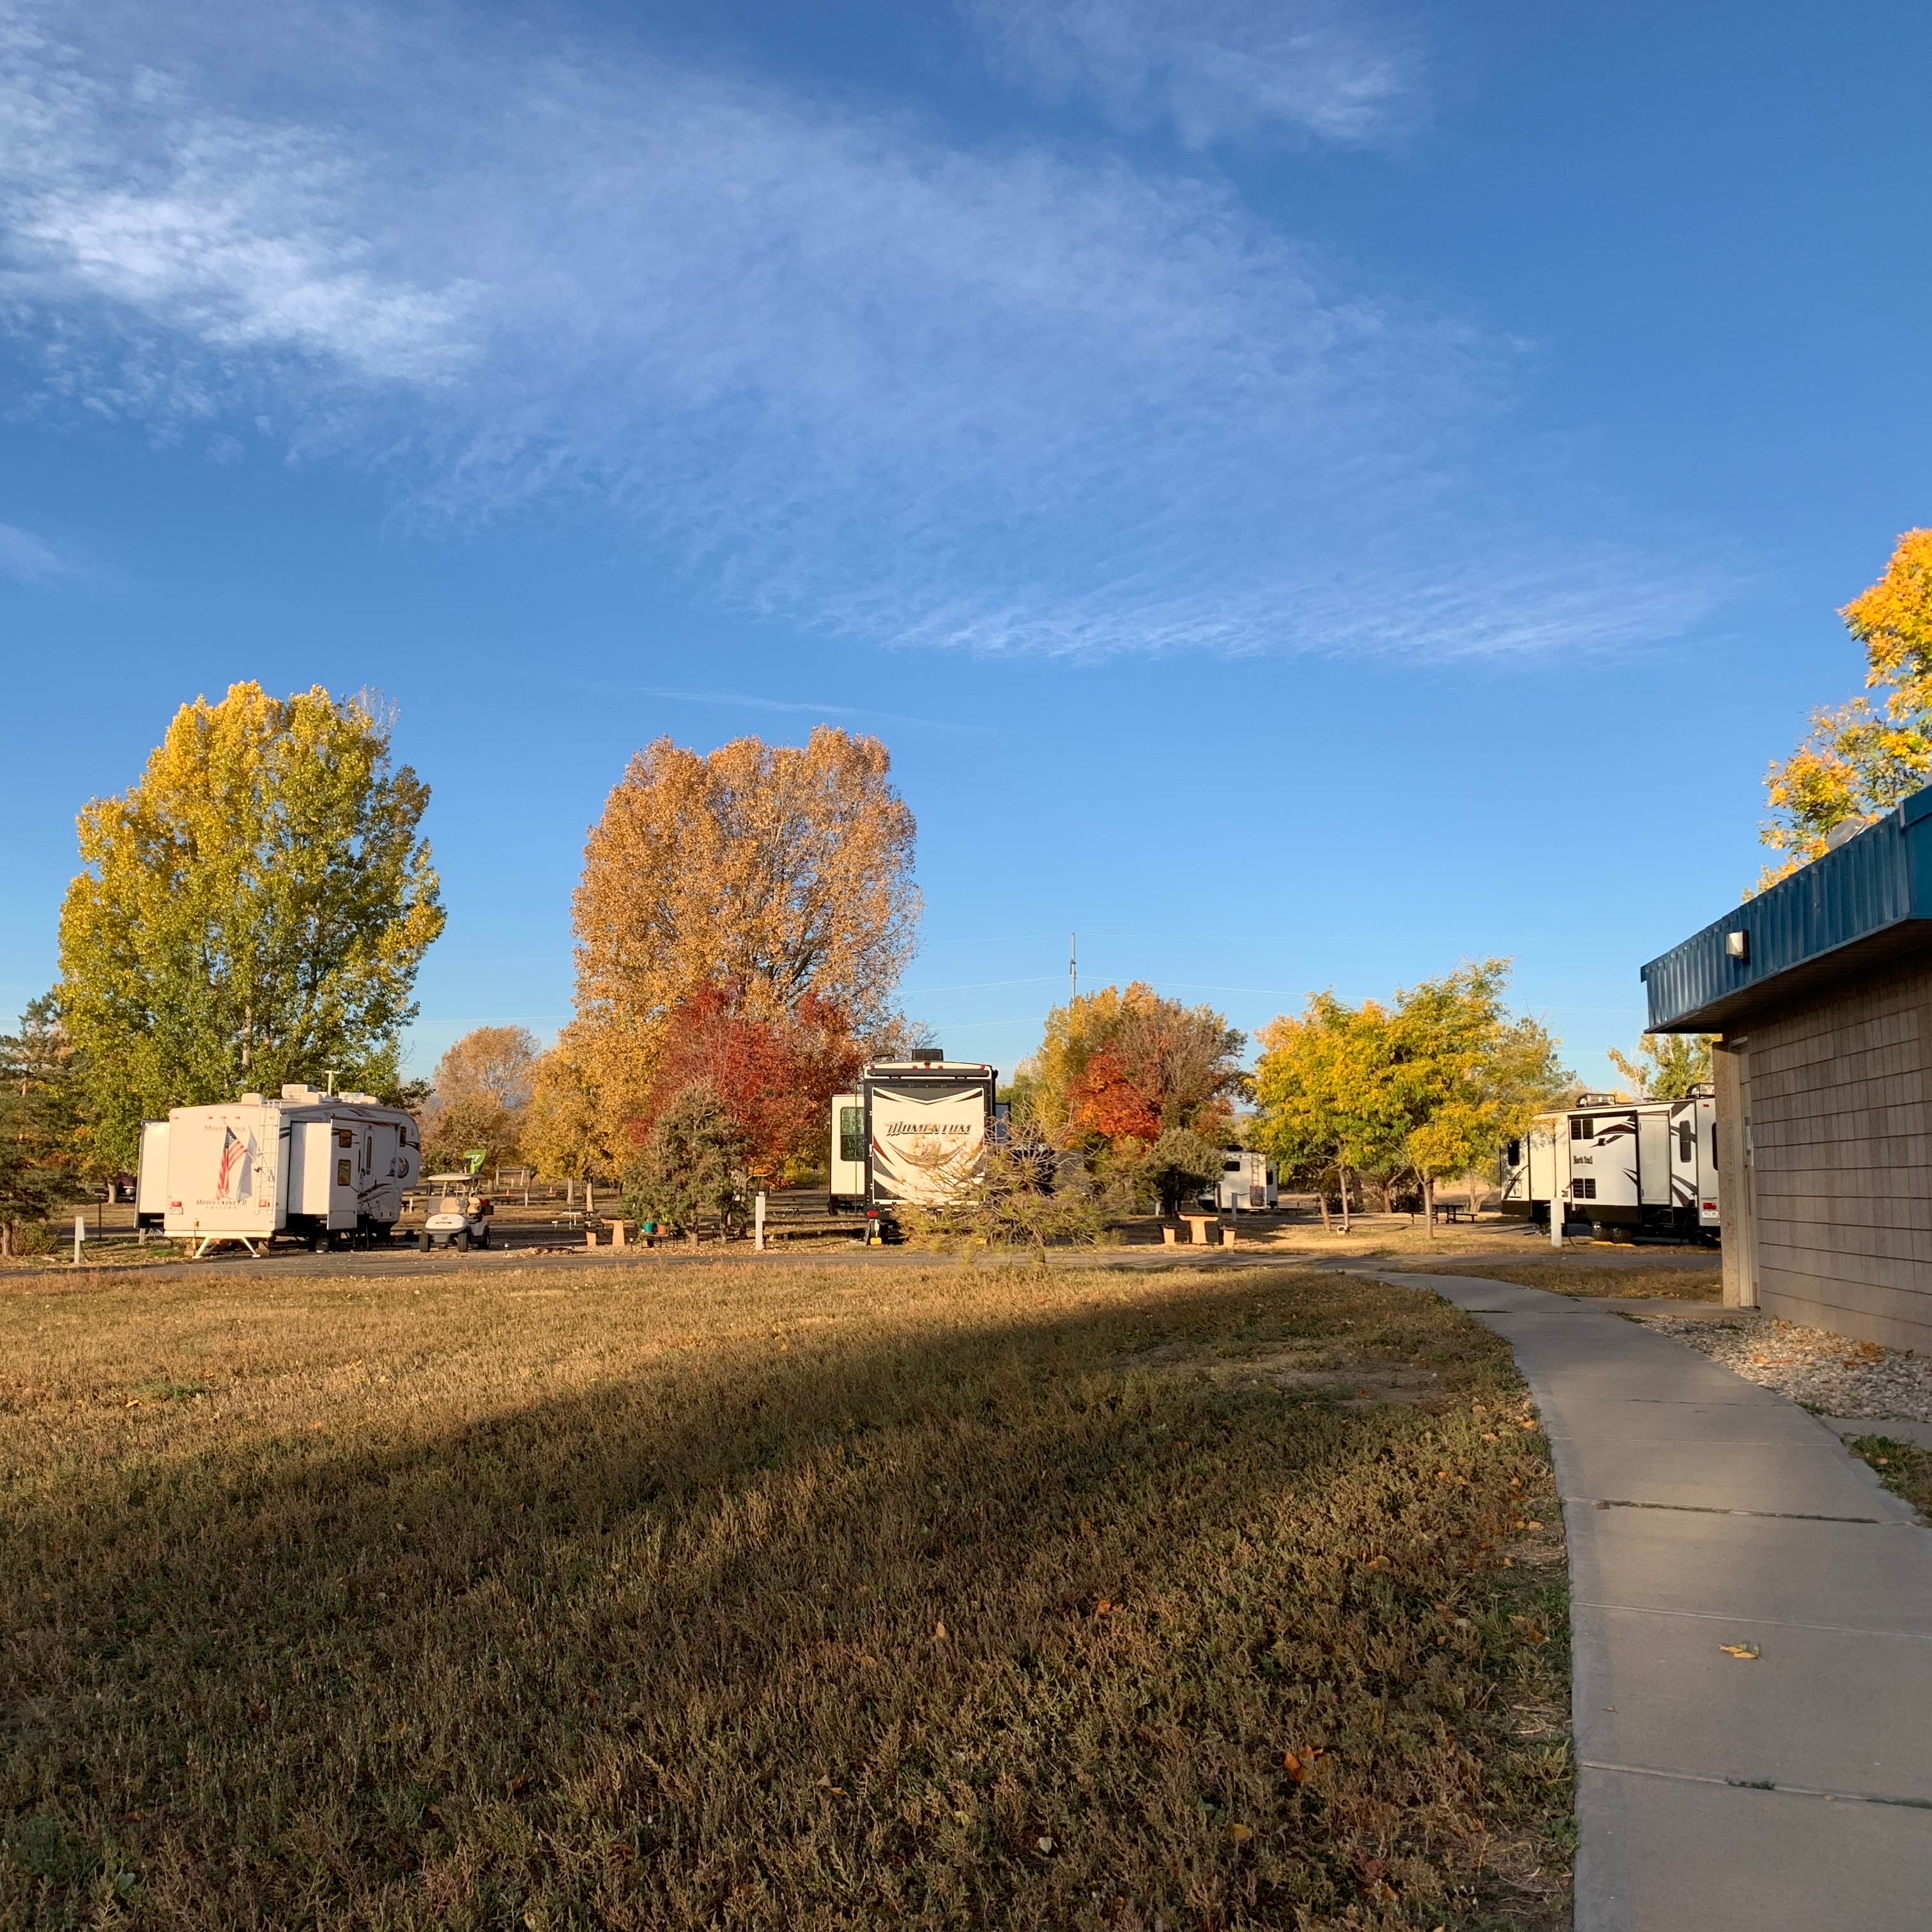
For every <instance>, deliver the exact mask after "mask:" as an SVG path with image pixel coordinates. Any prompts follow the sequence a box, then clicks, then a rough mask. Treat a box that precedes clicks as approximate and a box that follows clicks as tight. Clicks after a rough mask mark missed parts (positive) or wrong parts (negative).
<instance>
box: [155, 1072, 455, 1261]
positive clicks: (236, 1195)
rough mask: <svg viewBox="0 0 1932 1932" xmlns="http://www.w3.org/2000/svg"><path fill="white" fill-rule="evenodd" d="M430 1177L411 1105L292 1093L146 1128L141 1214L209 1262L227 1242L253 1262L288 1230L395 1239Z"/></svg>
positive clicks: (322, 1237) (317, 1239)
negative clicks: (407, 1109)
mask: <svg viewBox="0 0 1932 1932" xmlns="http://www.w3.org/2000/svg"><path fill="white" fill-rule="evenodd" d="M421 1172H422V1138H421V1136H420V1135H419V1133H418V1132H417V1130H416V1122H415V1121H413V1119H411V1118H410V1116H409V1115H407V1114H406V1113H404V1112H403V1111H402V1110H401V1109H400V1108H397V1107H386V1106H383V1103H381V1102H380V1100H377V1098H376V1097H375V1096H374V1094H325V1093H323V1091H321V1090H320V1088H314V1087H304V1086H287V1087H284V1088H283V1089H282V1091H281V1094H279V1095H277V1096H275V1097H273V1098H270V1097H267V1096H265V1095H263V1094H243V1095H242V1097H241V1098H240V1099H239V1100H232V1101H228V1102H225V1103H220V1104H218V1105H217V1106H211V1107H176V1108H174V1109H171V1110H170V1112H169V1115H168V1117H167V1118H166V1120H165V1121H147V1122H145V1124H143V1125H142V1129H141V1172H140V1179H139V1183H138V1184H137V1186H136V1190H135V1201H136V1207H135V1216H136V1221H137V1223H138V1224H139V1226H142V1227H143V1228H159V1229H162V1230H163V1232H166V1233H167V1234H169V1235H174V1236H177V1237H179V1238H182V1239H184V1240H187V1241H193V1242H194V1243H196V1253H197V1254H198V1255H199V1254H202V1253H205V1252H206V1251H207V1250H208V1248H209V1247H211V1246H212V1245H213V1244H214V1243H215V1242H217V1241H239V1242H240V1243H241V1244H242V1245H243V1246H244V1247H246V1248H247V1249H248V1250H249V1252H250V1253H251V1254H252V1253H256V1252H257V1248H258V1244H259V1245H260V1246H266V1244H268V1243H269V1242H270V1241H273V1240H274V1238H275V1236H276V1235H293V1236H294V1237H296V1238H297V1239H298V1240H302V1241H307V1242H308V1244H309V1246H310V1247H318V1248H319V1247H323V1246H324V1245H325V1244H326V1245H329V1246H331V1247H334V1246H337V1245H339V1244H340V1243H341V1241H344V1239H348V1240H351V1241H370V1240H381V1241H386V1240H387V1239H388V1238H389V1232H390V1230H391V1229H392V1228H393V1227H394V1226H395V1224H396V1223H397V1221H398V1220H400V1219H401V1215H402V1211H403V1190H404V1188H406V1187H408V1186H409V1185H410V1184H411V1183H412V1182H413V1181H415V1179H416V1177H417V1176H418V1175H419V1174H420V1173H421Z"/></svg>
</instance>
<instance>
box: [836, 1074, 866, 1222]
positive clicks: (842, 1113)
mask: <svg viewBox="0 0 1932 1932" xmlns="http://www.w3.org/2000/svg"><path fill="white" fill-rule="evenodd" d="M830 1174H831V1190H832V1199H833V1200H834V1201H836V1202H850V1203H852V1204H853V1205H857V1204H858V1203H859V1202H862V1201H863V1200H864V1199H865V1103H863V1102H862V1100H860V1099H859V1096H858V1095H857V1094H833V1095H832V1157H831V1163H830Z"/></svg>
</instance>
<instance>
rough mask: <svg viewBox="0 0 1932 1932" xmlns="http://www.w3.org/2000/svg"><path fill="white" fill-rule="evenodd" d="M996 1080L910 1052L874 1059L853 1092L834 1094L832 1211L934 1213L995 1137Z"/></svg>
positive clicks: (935, 1055)
mask: <svg viewBox="0 0 1932 1932" xmlns="http://www.w3.org/2000/svg"><path fill="white" fill-rule="evenodd" d="M998 1080H999V1075H998V1071H997V1070H996V1069H995V1068H993V1067H988V1066H985V1065H983V1064H981V1063H980V1062H979V1061H953V1060H947V1059H946V1058H944V1057H943V1056H942V1055H941V1054H940V1053H939V1052H938V1050H937V1049H923V1050H921V1049H915V1051H914V1052H913V1055H912V1057H911V1058H910V1059H907V1060H876V1061H871V1062H870V1063H869V1064H868V1065H867V1066H866V1067H865V1068H864V1070H862V1072H861V1073H860V1074H859V1085H858V1088H857V1091H856V1092H853V1093H849V1094H834V1095H833V1096H832V1163H831V1182H832V1207H833V1208H834V1209H845V1210H850V1211H862V1212H864V1213H865V1214H868V1215H870V1216H872V1217H876V1218H877V1219H879V1220H886V1221H889V1220H891V1219H892V1215H893V1213H894V1211H895V1210H896V1209H898V1208H904V1207H938V1206H941V1205H944V1203H946V1202H948V1201H950V1200H953V1199H956V1198H957V1197H958V1196H959V1195H960V1194H961V1193H963V1192H964V1191H965V1189H966V1188H968V1187H970V1186H971V1184H972V1182H973V1181H974V1180H975V1179H976V1178H977V1176H978V1175H979V1172H980V1165H981V1163H982V1162H983V1160H984V1159H985V1157H986V1142H987V1141H988V1139H989V1138H991V1136H992V1133H993V1132H994V1121H995V1115H996V1112H997V1109H996V1107H995V1102H994V1094H995V1090H996V1088H997V1086H998Z"/></svg>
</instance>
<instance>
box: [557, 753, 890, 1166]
mask: <svg viewBox="0 0 1932 1932" xmlns="http://www.w3.org/2000/svg"><path fill="white" fill-rule="evenodd" d="M891 766H892V760H891V758H890V756H889V754H888V753H887V751H886V748H885V747H884V745H882V744H880V742H879V741H878V740H877V739H876V738H868V737H859V736H853V735H852V734H850V733H847V732H844V731H841V730H835V729H833V728H832V727H830V726H828V725H820V726H819V727H817V729H815V730H814V731H813V732H812V733H811V737H810V739H809V740H808V742H806V743H805V744H804V745H766V744H765V743H763V742H762V741H761V740H760V739H757V738H739V739H733V741H732V742H730V743H729V744H726V745H720V746H719V747H718V749H717V750H715V751H712V752H711V753H709V754H708V755H703V754H699V753H697V752H695V751H688V750H686V749H685V748H683V747H682V746H680V745H675V744H673V742H671V741H670V739H668V738H660V739H657V740H656V741H655V742H653V743H652V744H651V745H648V746H647V747H646V748H645V749H644V750H643V751H640V752H639V753H637V755H636V756H635V757H634V758H632V759H631V763H630V765H629V766H628V769H626V770H625V774H624V776H623V778H622V781H621V782H620V783H619V784H618V786H617V787H616V789H615V790H613V792H612V793H610V797H609V799H607V801H606V802H605V805H604V813H603V816H602V817H601V818H600V819H599V820H598V823H596V824H595V826H592V829H591V832H590V835H589V841H588V842H587V843H586V846H585V848H584V856H583V880H582V882H581V883H580V885H579V886H578V887H577V895H576V898H575V901H574V915H575V916H574V925H575V930H576V934H577V1016H576V1019H575V1020H574V1023H573V1024H572V1025H571V1027H570V1028H568V1030H567V1034H566V1040H567V1044H568V1058H569V1061H570V1064H571V1069H572V1072H573V1078H574V1079H578V1080H580V1081H581V1082H583V1085H585V1086H586V1088H588V1090H589V1091H590V1092H591V1093H592V1094H594V1096H595V1111H596V1115H597V1118H598V1136H599V1139H600V1142H601V1146H602V1148H603V1149H604V1154H605V1155H606V1157H607V1159H608V1160H609V1161H610V1164H611V1165H613V1166H621V1165H622V1164H623V1163H624V1161H625V1159H626V1158H627V1157H628V1153H629V1151H630V1149H631V1146H632V1145H633V1137H632V1135H631V1124H633V1123H635V1122H637V1121H646V1122H648V1121H649V1120H651V1119H652V1118H655V1114H656V1112H658V1110H659V1109H660V1108H661V1103H662V1098H663V1097H662V1093H661V1085H660V1080H661V1068H660V1063H661V1058H662V1055H663V1053H664V1049H665V1044H666V1041H667V1037H668V1036H669V1033H670V1028H671V1027H672V1023H673V1016H675V1015H676V1013H678V1012H679V1009H680V1007H683V1006H685V1003H687V1002H688V1001H693V1000H694V999H696V998H697V996H698V995H700V993H702V992H703V989H706V987H715V988H721V989H723V988H728V989H730V1003H731V1006H732V1008H733V1011H734V1012H735V1013H737V1014H739V1015H740V1016H742V1017H743V1018H744V1019H745V1020H746V1021H748V1022H749V1021H761V1022H773V1023H777V1022H781V1021H782V1020H783V1019H784V1017H785V1016H787V1015H792V1014H795V1013H797V1012H798V1011H799V1009H800V1007H801V1004H802V1002H804V1001H806V1000H807V999H808V998H815V999H817V1000H818V1001H823V1002H825V1003H826V1004H828V1005H829V1007H835V1008H836V1009H837V1010H838V1013H840V1015H841V1016H842V1019H843V1023H844V1025H845V1026H846V1027H847V1028H848V1029H849V1030H850V1033H851V1034H852V1035H853V1037H856V1038H858V1039H860V1040H868V1039H870V1038H871V1037H873V1036H874V1034H877V1032H879V1031H881V1030H883V1029H884V1028H887V1027H889V1025H891V1023H892V1021H893V1019H894V1018H895V1015H894V1014H893V1012H892V992H893V989H894V988H895V986H896V985H897V983H898V977H899V975H900V974H901V971H903V970H904V966H905V964H906V962H907V959H909V958H910V956H911V953H912V949H913V941H914V935H915V933H916V927H917V923H918V918H919V891H918V888H917V886H916V885H915V884H914V883H913V838H914V834H915V830H916V828H915V826H914V824H913V815H912V814H911V812H910V811H909V810H908V809H907V807H906V805H905V802H904V800H903V799H901V797H900V796H899V795H898V791H897V790H896V789H895V787H894V786H893V785H892V780H891V775H890V774H891Z"/></svg>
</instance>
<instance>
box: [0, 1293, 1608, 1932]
mask: <svg viewBox="0 0 1932 1932" xmlns="http://www.w3.org/2000/svg"><path fill="white" fill-rule="evenodd" d="M1557 1528H1558V1520H1557V1516H1556V1500H1555V1497H1554V1494H1553V1488H1552V1485H1551V1482H1550V1472H1549V1467H1548V1463H1547V1458H1546V1454H1545V1447H1544V1440H1543V1438H1542V1436H1541V1433H1540V1432H1539V1431H1538V1429H1537V1428H1536V1427H1535V1424H1534V1419H1533V1418H1532V1416H1531V1415H1530V1414H1529V1411H1528V1410H1527V1409H1526V1407H1525V1403H1524V1394H1523V1388H1522V1385H1521V1384H1520V1382H1519V1380H1518V1379H1517V1376H1516V1375H1515V1373H1514V1370H1512V1368H1511V1365H1510V1363H1509V1361H1508V1355H1507V1353H1506V1352H1505V1349H1503V1347H1502V1344H1501V1343H1499V1342H1498V1341H1497V1340H1496V1339H1495V1338H1494V1337H1492V1336H1490V1334H1488V1333H1487V1331H1484V1329H1482V1328H1481V1327H1480V1326H1479V1325H1477V1324H1476V1323H1475V1322H1472V1321H1471V1320H1470V1319H1469V1318H1467V1317H1466V1316H1463V1315H1460V1314H1459V1313H1457V1312H1456V1311H1455V1310H1452V1309H1451V1308H1449V1307H1448V1306H1447V1305H1446V1304H1442V1303H1440V1302H1438V1301H1435V1300H1434V1299H1433V1298H1430V1297H1427V1296H1423V1295H1417V1294H1415V1293H1414V1292H1408V1291H1404V1290H1402V1289H1396V1288H1392V1287H1390V1286H1386V1285H1385V1284H1382V1283H1375V1282H1372V1281H1367V1280H1360V1279H1355V1278H1349V1277H1341V1276H1338V1275H1334V1274H1310V1273H1307V1272H1295V1271H1291V1270H1289V1269H1287V1268H1283V1269H1281V1270H1279V1271H1277V1270H1274V1269H1260V1270H1256V1269H1248V1270H1244V1271H1240V1272H1238V1273H1237V1272H1234V1271H1223V1272H1218V1273H1211V1272H1208V1271H1190V1269H1188V1268H1187V1267H1186V1266H1185V1265H1181V1266H1178V1267H1177V1268H1175V1269H1173V1270H1172V1271H1144V1270H1138V1271H1112V1272H1107V1271H1097V1270H1088V1269H1085V1268H1055V1269H1054V1270H1052V1271H1047V1272H1044V1273H1042V1272H1034V1271H1019V1270H1010V1269H1006V1268H998V1267H994V1266H991V1265H986V1264H984V1263H983V1264H982V1265H980V1266H978V1267H974V1268H968V1267H962V1266H958V1265H944V1264H940V1263H935V1264H934V1265H932V1266H931V1267H929V1268H926V1267H919V1266H915V1267H901V1268H894V1269H892V1271H889V1272H887V1271H877V1270H873V1271H868V1270H866V1269H865V1268H860V1267H852V1268H841V1267H826V1266H817V1267H811V1268H807V1267H796V1268H792V1267H788V1266H787V1265H785V1264H784V1262H782V1261H781V1260H778V1261H767V1262H763V1263H761V1264H750V1263H745V1262H734V1263H721V1264H718V1265H710V1266H701V1265H691V1266H687V1267H684V1268H675V1269H671V1268H666V1269H661V1270H637V1271H622V1272H619V1271H610V1270H602V1271H600V1270H595V1269H589V1268H586V1269H583V1270H581V1271H569V1272H560V1271H556V1270H555V1269H551V1270H548V1271H541V1270H536V1269H531V1270H528V1271H522V1272H520V1273H517V1272H509V1273H506V1272H504V1271H499V1270H490V1271H483V1270H461V1269H456V1270H452V1271H450V1272H448V1273H446V1274H443V1275H440V1276H437V1277H425V1276H422V1275H418V1276H413V1277H405V1278H402V1279H398V1280H388V1281H374V1280H368V1279H359V1278H354V1277H350V1278H330V1279H316V1278H313V1277H290V1278H289V1279H287V1280H275V1279H272V1278H264V1277H263V1276H262V1275H260V1274H251V1276H249V1277H247V1278H242V1277H239V1276H236V1275H229V1276H228V1277H226V1278H225V1279H224V1278H223V1276H222V1275H221V1274H220V1273H219V1272H218V1271H209V1272H208V1274H205V1275H201V1276H197V1277H190V1278H187V1279H157V1278H156V1277H148V1278H147V1279H146V1280H142V1279H140V1278H139V1277H138V1276H136V1275H133V1274H130V1273H128V1272H127V1271H121V1272H120V1273H118V1274H107V1275H93V1276H90V1275H87V1274H73V1275H70V1276H68V1277H53V1276H40V1277H17V1278H16V1279H15V1280H13V1281H12V1282H11V1283H8V1284H7V1286H6V1287H5V1290H4V1292H0V1643H4V1650H0V1677H4V1685H0V1696H4V1706H0V1709H4V1718H0V1924H6V1925H8V1926H13V1927H43V1926H44V1927H52V1926H57V1925H73V1926H88V1927H96V1926H98V1927H113V1926H118V1925H143V1926H145V1925H153V1926H166V1927H217V1926H218V1927H270V1926H275V1927H281V1926H293V1925H309V1926H327V1927H334V1926H359V1927H361V1926H367V1927H395V1928H401V1927H499V1926H501V1927H527V1928H532V1932H549V1929H550V1928H559V1932H560V1928H565V1927H585V1928H588V1927H602V1926H613V1927H647V1926H648V1927H814V1928H826V1932H829V1928H833V1927H838V1928H850V1927H887V1926H892V1927H905V1926H919V1927H958V1926H974V1925H980V1926H1000V1927H1088V1926H1092V1927H1115V1928H1138V1932H1150V1928H1153V1927H1164V1928H1166V1929H1167V1932H1181V1928H1184V1927H1186V1928H1197V1927H1198V1928H1221V1927H1245V1926H1261V1925H1267V1926H1274V1927H1343V1926H1347V1927H1398V1926H1400V1927H1438V1926H1440V1927H1452V1928H1463V1932H1473V1929H1474V1928H1477V1927H1555V1926H1557V1925H1559V1924H1568V1903H1567V1898H1568V1894H1567V1883H1568V1858H1569V1852H1568V1834H1569V1811H1570V1805H1571V1772H1570V1766H1569V1760H1568V1724H1567V1715H1568V1694H1567V1691H1566V1688H1565V1672H1566V1666H1565V1655H1564V1642H1565V1635H1566V1633H1567V1628H1568V1622H1567V1616H1566V1612H1565V1584H1564V1577H1563V1570H1562V1547H1561V1544H1560V1541H1559V1538H1558V1536H1557V1535H1556V1531H1557Z"/></svg>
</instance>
